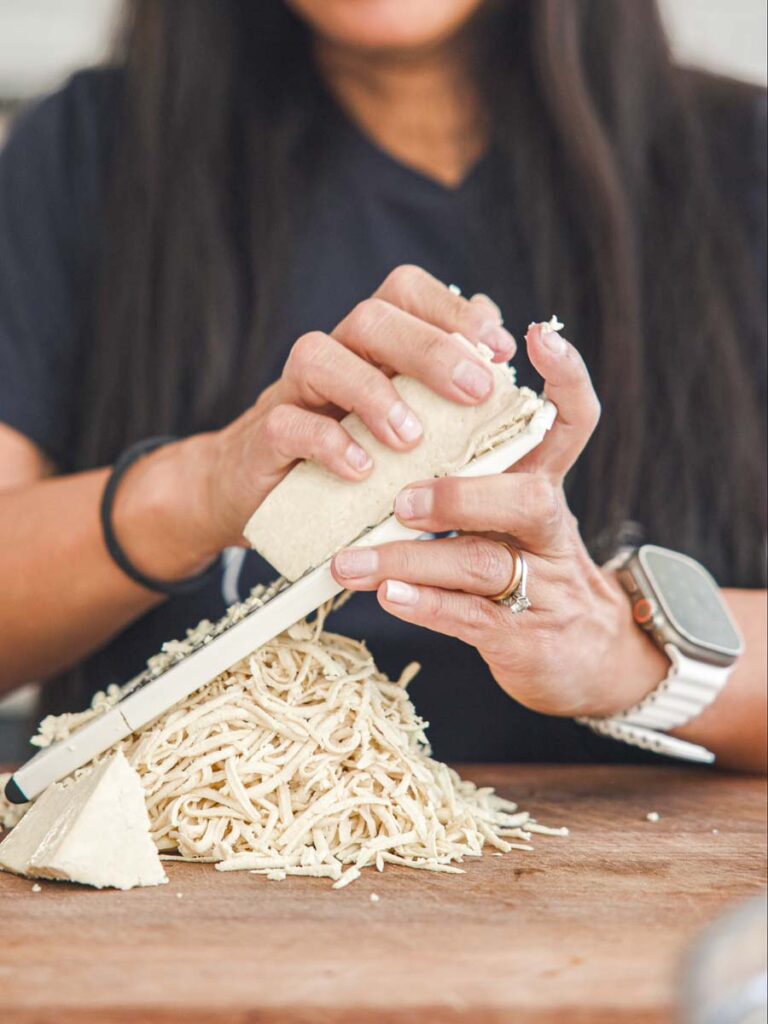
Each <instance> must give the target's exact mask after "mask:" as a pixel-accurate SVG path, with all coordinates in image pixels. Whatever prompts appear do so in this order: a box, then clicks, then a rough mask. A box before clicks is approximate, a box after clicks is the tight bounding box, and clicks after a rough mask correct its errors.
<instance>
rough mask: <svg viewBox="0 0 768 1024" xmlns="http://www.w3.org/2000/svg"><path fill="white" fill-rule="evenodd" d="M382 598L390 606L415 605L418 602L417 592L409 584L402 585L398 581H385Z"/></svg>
mask: <svg viewBox="0 0 768 1024" xmlns="http://www.w3.org/2000/svg"><path fill="white" fill-rule="evenodd" d="M384 596H385V597H386V599H387V600H388V601H391V602H392V604H416V603H417V601H418V600H419V592H418V590H417V589H416V587H412V586H411V585H410V583H402V582H401V581H400V580H387V582H386V583H385V584H384Z"/></svg>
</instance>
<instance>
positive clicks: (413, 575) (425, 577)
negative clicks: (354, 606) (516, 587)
mask: <svg viewBox="0 0 768 1024" xmlns="http://www.w3.org/2000/svg"><path fill="white" fill-rule="evenodd" d="M514 568H515V566H514V561H513V558H512V555H511V554H510V553H509V551H508V550H507V548H505V547H504V545H503V544H499V543H498V542H497V541H494V540H491V539H490V538H488V537H478V536H475V535H469V536H465V537H451V538H447V539H443V540H429V541H416V540H411V541H396V542H394V543H392V544H383V545H382V546H381V547H378V548H366V547H355V548H345V549H344V550H343V551H339V553H338V554H337V555H336V556H335V557H334V559H333V562H332V563H331V571H332V573H333V575H334V577H335V579H336V580H337V581H338V582H339V583H342V584H343V585H344V586H345V587H347V588H348V589H349V590H376V588H377V587H378V586H379V584H380V583H382V582H383V581H384V580H386V579H397V580H403V581H405V582H407V583H419V584H422V585H427V586H431V587H440V588H441V589H443V590H462V591H465V592H466V593H468V594H479V595H481V596H484V597H491V596H492V595H493V594H500V593H501V592H502V591H503V590H505V589H506V588H507V587H508V586H509V583H510V580H511V579H512V573H513V571H514Z"/></svg>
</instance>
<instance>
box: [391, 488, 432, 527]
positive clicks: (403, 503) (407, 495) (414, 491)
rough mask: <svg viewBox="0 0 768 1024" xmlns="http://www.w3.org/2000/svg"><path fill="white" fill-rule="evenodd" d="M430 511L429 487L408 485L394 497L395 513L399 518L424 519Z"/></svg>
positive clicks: (430, 494) (430, 489) (430, 491)
mask: <svg viewBox="0 0 768 1024" xmlns="http://www.w3.org/2000/svg"><path fill="white" fill-rule="evenodd" d="M431 512H432V488H431V487H409V488H407V489H406V490H404V491H400V493H399V494H398V496H397V497H396V498H395V513H396V514H397V516H398V518H400V519H425V518H426V517H427V516H428V515H430V514H431Z"/></svg>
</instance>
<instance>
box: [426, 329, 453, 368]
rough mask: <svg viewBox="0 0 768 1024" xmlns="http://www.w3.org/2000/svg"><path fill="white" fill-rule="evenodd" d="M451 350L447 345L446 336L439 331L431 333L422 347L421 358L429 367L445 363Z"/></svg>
mask: <svg viewBox="0 0 768 1024" xmlns="http://www.w3.org/2000/svg"><path fill="white" fill-rule="evenodd" d="M449 351H450V349H449V346H448V345H447V344H446V336H445V335H444V334H443V333H442V332H438V331H437V330H435V331H431V332H430V334H429V337H427V338H425V340H424V342H423V343H422V345H421V352H420V355H421V358H422V359H423V361H424V363H425V364H426V365H427V366H430V365H433V364H438V365H439V364H441V363H445V361H446V358H447V356H448V353H449Z"/></svg>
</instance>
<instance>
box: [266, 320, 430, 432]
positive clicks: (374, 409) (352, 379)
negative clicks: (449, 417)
mask: <svg viewBox="0 0 768 1024" xmlns="http://www.w3.org/2000/svg"><path fill="white" fill-rule="evenodd" d="M281 396H282V397H283V398H284V401H286V402H288V403H295V404H301V405H308V406H315V407H319V408H324V407H325V406H327V405H329V404H330V405H334V406H337V407H338V408H339V409H343V410H344V411H345V412H355V413H357V415H358V416H359V417H360V419H361V420H362V421H363V423H365V425H366V426H367V427H368V429H369V430H370V431H371V433H372V434H373V435H374V436H375V437H377V438H378V439H379V440H380V441H382V442H383V443H384V444H386V445H389V447H390V448H395V449H397V450H399V451H402V450H404V449H408V448H413V446H414V445H415V444H417V443H418V441H419V438H420V437H421V435H422V434H423V433H424V430H423V427H422V425H421V423H420V422H419V419H418V417H417V416H416V414H415V413H414V412H413V410H412V409H411V408H410V407H409V406H408V405H406V403H405V402H403V401H402V399H401V398H400V395H399V394H398V393H397V391H396V390H395V387H394V385H393V384H392V382H391V381H390V380H389V378H388V377H387V376H386V375H385V374H384V373H382V371H381V370H379V369H377V368H376V367H375V366H373V365H372V364H371V363H369V362H367V361H366V360H365V359H361V358H360V356H358V355H356V354H355V353H354V352H352V351H351V350H350V349H348V348H345V347H344V345H342V344H340V343H339V342H338V341H337V340H336V339H335V338H332V337H331V336H330V335H328V334H323V333H322V332H321V331H312V332H310V333H309V334H304V335H302V337H301V338H299V340H298V341H297V342H296V344H295V345H294V346H293V348H292V349H291V351H290V354H289V356H288V359H287V361H286V364H285V368H284V370H283V376H282V378H281Z"/></svg>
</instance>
